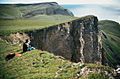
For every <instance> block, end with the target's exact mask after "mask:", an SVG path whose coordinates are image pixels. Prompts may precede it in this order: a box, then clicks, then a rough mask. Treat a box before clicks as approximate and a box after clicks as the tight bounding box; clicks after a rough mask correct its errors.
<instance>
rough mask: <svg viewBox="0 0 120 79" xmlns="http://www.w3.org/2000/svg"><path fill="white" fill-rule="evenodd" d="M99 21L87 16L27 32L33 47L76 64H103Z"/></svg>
mask: <svg viewBox="0 0 120 79" xmlns="http://www.w3.org/2000/svg"><path fill="white" fill-rule="evenodd" d="M97 22H98V19H97V17H95V16H86V17H83V18H80V19H77V20H73V21H71V22H66V23H62V24H59V25H55V26H51V27H49V28H44V29H41V30H34V31H29V32H26V34H28V36H29V37H30V39H31V42H32V45H33V46H34V47H36V48H37V49H41V50H45V51H49V52H51V53H54V54H55V55H60V56H63V57H64V58H66V59H69V60H71V61H74V62H80V61H81V62H86V63H96V62H101V56H100V55H101V52H100V46H99V42H98V35H99V32H98V27H97Z"/></svg>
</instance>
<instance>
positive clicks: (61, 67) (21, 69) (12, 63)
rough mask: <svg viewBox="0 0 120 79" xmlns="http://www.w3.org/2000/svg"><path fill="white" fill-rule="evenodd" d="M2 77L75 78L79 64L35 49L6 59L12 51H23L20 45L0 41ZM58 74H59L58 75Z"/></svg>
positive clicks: (6, 78) (0, 76)
mask: <svg viewBox="0 0 120 79" xmlns="http://www.w3.org/2000/svg"><path fill="white" fill-rule="evenodd" d="M0 46H1V47H0V78H2V79H36V78H37V79H38V78H39V79H54V78H55V77H56V78H60V79H66V78H67V79H68V78H73V77H74V76H75V74H76V72H77V70H79V66H78V65H77V66H72V63H71V62H70V61H68V60H63V59H60V58H59V57H58V56H54V55H53V54H50V53H48V52H46V51H40V50H33V51H30V52H26V53H24V54H22V56H21V57H14V58H13V59H11V60H9V61H5V56H6V55H7V54H9V53H10V52H14V53H18V52H21V50H19V49H20V47H19V46H18V45H8V44H7V43H6V42H5V41H0ZM57 74H58V75H57Z"/></svg>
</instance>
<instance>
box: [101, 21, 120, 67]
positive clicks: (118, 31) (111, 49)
mask: <svg viewBox="0 0 120 79" xmlns="http://www.w3.org/2000/svg"><path fill="white" fill-rule="evenodd" d="M99 25H100V30H101V31H102V32H103V33H104V34H105V36H106V37H107V38H105V36H104V35H103V36H102V42H103V48H104V53H105V54H106V55H105V57H106V59H107V62H109V64H110V65H111V66H113V65H117V64H120V61H119V60H120V24H118V23H116V22H114V21H109V20H103V21H100V22H99ZM113 67H114V66H113Z"/></svg>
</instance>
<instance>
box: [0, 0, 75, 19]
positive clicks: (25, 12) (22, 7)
mask: <svg viewBox="0 0 120 79" xmlns="http://www.w3.org/2000/svg"><path fill="white" fill-rule="evenodd" d="M56 14H60V15H68V16H73V14H72V12H70V11H69V10H67V9H64V8H63V7H61V6H60V5H58V4H57V3H56V2H46V3H36V4H0V18H2V19H19V18H31V17H34V16H38V15H56Z"/></svg>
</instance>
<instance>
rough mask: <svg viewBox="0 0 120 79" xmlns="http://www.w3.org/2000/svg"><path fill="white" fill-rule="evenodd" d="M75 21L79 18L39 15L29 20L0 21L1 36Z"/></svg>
mask: <svg viewBox="0 0 120 79" xmlns="http://www.w3.org/2000/svg"><path fill="white" fill-rule="evenodd" d="M75 19H77V17H71V16H65V15H39V16H35V17H32V18H29V19H14V20H0V35H8V34H10V33H13V32H23V31H30V30H35V29H42V28H46V27H50V26H53V25H57V24H60V23H65V22H68V21H71V20H75Z"/></svg>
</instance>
